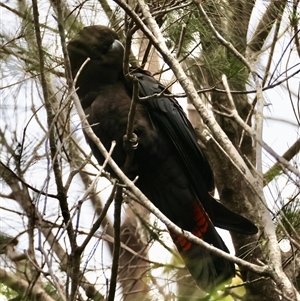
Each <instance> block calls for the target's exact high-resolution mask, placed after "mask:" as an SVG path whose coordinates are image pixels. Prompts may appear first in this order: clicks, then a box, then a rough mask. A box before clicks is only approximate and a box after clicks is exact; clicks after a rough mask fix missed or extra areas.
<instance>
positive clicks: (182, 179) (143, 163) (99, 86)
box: [68, 25, 257, 291]
mask: <svg viewBox="0 0 300 301" xmlns="http://www.w3.org/2000/svg"><path fill="white" fill-rule="evenodd" d="M68 52H69V57H70V62H71V68H72V74H73V77H75V75H76V74H77V72H78V70H79V69H80V67H81V65H82V64H83V63H84V62H85V60H86V59H87V58H90V61H89V62H88V63H87V64H86V65H85V66H84V68H83V69H82V70H81V72H80V74H79V76H78V79H77V82H76V87H77V88H78V90H77V94H78V96H79V98H80V100H81V104H82V107H83V109H84V111H85V113H86V115H87V116H88V121H89V123H90V124H91V125H92V128H93V130H94V132H95V134H96V135H97V136H98V137H99V138H100V140H101V141H102V143H103V144H104V145H105V147H106V148H107V149H109V148H110V146H111V142H112V141H113V140H115V141H116V147H115V149H114V151H113V154H112V157H113V159H114V160H115V161H116V163H117V164H119V166H121V167H122V166H123V165H124V162H125V159H126V150H125V148H124V146H123V136H124V134H125V132H126V125H127V116H128V112H129V108H130V103H131V98H132V97H131V96H132V86H131V84H130V83H128V82H127V81H126V80H125V77H124V75H123V55H124V47H123V45H122V44H121V42H120V41H119V38H118V35H117V34H116V32H114V31H113V30H111V29H110V28H108V27H105V26H100V25H97V26H88V27H85V28H84V29H83V30H81V31H80V32H79V33H78V34H77V35H76V36H75V37H74V38H73V39H71V40H70V42H69V43H68ZM131 72H132V74H134V75H135V76H136V77H137V78H138V80H139V94H140V96H148V95H153V94H154V93H159V92H161V91H162V90H163V89H164V87H163V85H161V84H160V83H159V82H158V81H157V80H156V79H155V78H154V77H152V76H151V75H150V74H149V73H148V72H147V71H144V70H142V69H139V68H138V69H135V70H131ZM134 133H135V134H136V135H137V137H138V147H137V149H136V150H135V151H134V156H133V161H132V164H131V166H130V168H129V170H128V171H127V175H128V176H129V177H130V178H131V179H134V178H135V177H137V176H138V180H137V181H136V186H137V187H138V188H139V189H140V190H141V191H142V192H143V193H144V194H145V195H146V196H147V197H148V198H149V199H150V200H151V201H152V202H153V204H154V205H155V206H156V207H158V208H159V209H160V210H161V211H162V212H163V213H164V214H165V215H166V216H167V217H168V218H169V219H170V220H172V221H173V222H174V223H175V224H177V225H178V226H179V227H181V228H182V229H184V230H188V231H191V232H192V233H193V234H194V235H196V236H197V237H199V238H201V239H203V240H204V241H206V242H207V243H209V244H211V245H213V246H215V247H217V248H219V249H221V250H223V251H225V252H228V249H227V247H226V245H225V244H224V242H223V240H222V239H221V237H220V236H219V234H218V233H217V231H216V229H215V227H214V226H217V227H221V228H224V229H227V230H230V231H235V232H237V233H241V234H254V233H256V232H257V228H256V226H255V225H253V224H252V223H251V222H250V221H249V220H247V219H246V218H244V217H242V216H240V215H238V214H236V213H234V212H232V211H230V210H229V209H227V208H226V207H224V206H223V205H222V204H221V203H219V202H218V201H216V200H215V199H214V198H213V197H212V196H211V195H210V192H211V191H213V189H214V178H213V173H212V170H211V168H210V165H209V163H208V161H207V159H206V158H205V156H204V154H203V152H202V151H201V149H200V147H199V145H198V144H197V139H196V136H195V132H194V129H193V127H192V125H191V124H190V122H189V120H188V119H187V117H186V115H185V113H184V112H183V110H182V108H181V107H180V105H179V104H178V103H177V101H176V100H175V99H172V98H166V97H163V96H161V97H158V98H151V99H149V100H146V101H145V100H144V101H142V102H140V103H139V104H138V105H137V112H136V114H135V119H134ZM86 139H87V142H88V143H89V145H90V147H91V149H92V151H93V154H94V155H95V157H96V159H97V160H98V162H99V164H102V163H103V161H104V158H103V156H102V155H101V153H100V152H99V150H98V149H97V147H96V146H95V145H94V144H93V142H92V141H90V139H89V138H88V137H86ZM170 234H171V236H172V239H173V241H174V243H175V245H176V246H177V248H178V251H179V253H180V254H181V256H182V258H183V259H184V261H185V263H186V266H187V268H188V270H189V271H190V273H191V274H192V276H193V278H194V279H195V280H196V282H197V284H198V285H199V287H201V288H202V289H204V290H205V291H208V290H209V289H211V288H212V287H214V286H216V285H218V284H220V283H221V282H223V281H225V280H227V279H230V278H231V277H233V276H234V275H235V268H234V264H233V263H231V262H229V261H228V260H226V259H224V258H222V257H218V256H215V255H213V254H211V253H210V252H208V251H206V250H204V249H203V248H201V247H200V246H198V245H196V244H194V243H191V242H190V241H188V240H186V239H185V238H184V237H183V236H179V235H176V234H174V233H170Z"/></svg>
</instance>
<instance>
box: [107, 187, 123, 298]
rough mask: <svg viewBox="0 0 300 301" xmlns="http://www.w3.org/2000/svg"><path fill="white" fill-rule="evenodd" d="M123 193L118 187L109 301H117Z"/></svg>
mask: <svg viewBox="0 0 300 301" xmlns="http://www.w3.org/2000/svg"><path fill="white" fill-rule="evenodd" d="M122 193H123V188H122V187H120V186H118V187H117V193H116V198H115V213H114V250H113V261H112V267H111V277H110V286H109V293H108V298H107V300H108V301H114V300H115V293H116V286H117V277H118V268H119V257H120V248H121V208H122Z"/></svg>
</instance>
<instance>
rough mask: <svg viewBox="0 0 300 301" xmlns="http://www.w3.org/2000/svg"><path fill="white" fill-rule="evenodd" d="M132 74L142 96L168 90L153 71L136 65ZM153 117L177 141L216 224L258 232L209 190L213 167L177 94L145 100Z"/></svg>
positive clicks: (193, 182)
mask: <svg viewBox="0 0 300 301" xmlns="http://www.w3.org/2000/svg"><path fill="white" fill-rule="evenodd" d="M133 74H134V75H135V76H136V77H137V78H138V80H139V94H140V96H144V97H145V96H149V95H155V94H158V93H161V92H162V91H165V92H166V93H168V91H167V90H166V89H165V87H164V86H163V85H162V84H161V83H159V82H158V81H157V80H156V79H155V78H154V77H153V76H151V74H150V73H148V72H146V71H144V70H141V69H137V70H135V71H133ZM146 105H147V106H148V107H149V110H148V111H149V112H150V114H151V118H152V119H153V120H154V121H155V123H156V124H158V125H159V126H160V127H161V128H163V129H164V130H165V132H166V134H167V135H168V136H169V137H170V139H171V141H172V143H173V144H174V146H175V148H176V150H177V152H178V154H179V157H180V159H181V160H182V164H183V166H184V168H185V172H186V175H187V176H188V179H189V182H190V184H191V189H192V190H193V191H194V192H195V194H196V195H197V197H198V200H199V201H200V202H201V204H202V205H203V206H204V208H205V210H206V211H207V213H208V215H209V216H210V218H211V220H212V221H213V223H214V224H215V226H217V227H220V228H223V229H226V230H229V231H234V232H236V233H241V234H247V235H249V234H255V233H257V227H256V226H255V225H254V224H253V223H252V222H250V221H249V220H248V219H246V218H244V217H243V216H241V215H239V214H236V213H234V212H232V211H231V210H229V209H228V208H227V207H225V206H224V205H222V204H221V203H220V202H218V201H217V200H215V199H214V198H213V197H212V196H211V195H210V194H209V192H211V191H213V190H214V176H213V172H212V169H211V167H210V165H209V163H208V161H207V159H206V157H205V156H204V154H203V153H202V151H201V149H200V147H199V145H198V143H197V138H196V134H195V131H194V128H193V126H192V125H191V123H190V122H189V120H188V119H187V117H186V115H185V113H184V111H183V109H182V108H181V106H180V105H179V104H178V102H177V101H176V100H175V99H174V98H168V97H164V96H159V97H153V98H151V99H149V100H147V101H146Z"/></svg>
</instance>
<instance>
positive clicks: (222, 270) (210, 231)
mask: <svg viewBox="0 0 300 301" xmlns="http://www.w3.org/2000/svg"><path fill="white" fill-rule="evenodd" d="M193 211H194V218H195V222H196V223H195V227H194V228H193V229H187V230H189V231H190V232H192V233H193V234H194V235H195V236H197V237H199V238H201V239H203V240H204V241H206V242H207V243H209V244H211V245H213V246H214V247H216V248H218V249H220V250H223V251H225V252H227V253H229V251H228V249H227V247H226V245H225V243H224V242H223V240H222V238H221V237H220V236H219V234H218V232H217V231H216V229H215V227H214V225H213V224H212V222H211V220H210V218H209V217H208V215H207V214H206V212H205V210H204V209H203V208H202V207H201V205H200V206H199V205H198V204H195V206H194V209H193ZM171 236H172V239H173V241H174V243H175V245H176V247H177V249H178V251H179V253H180V255H181V257H182V258H183V260H184V262H185V264H186V267H187V269H188V270H189V272H190V273H191V275H192V277H193V278H194V279H195V281H196V283H197V285H198V286H199V287H200V288H201V289H202V290H204V291H206V292H208V291H210V290H211V289H213V288H214V287H215V286H217V285H219V284H221V283H223V282H225V281H230V280H231V278H232V277H234V275H235V268H234V264H233V263H232V262H230V261H228V260H226V259H224V258H222V257H219V256H216V255H214V254H212V253H210V252H209V251H207V250H205V249H204V248H203V247H201V246H200V245H198V244H195V243H192V242H190V241H189V240H187V239H186V238H185V237H184V236H182V235H177V234H174V233H171Z"/></svg>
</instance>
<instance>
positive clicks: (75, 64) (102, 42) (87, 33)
mask: <svg viewBox="0 0 300 301" xmlns="http://www.w3.org/2000/svg"><path fill="white" fill-rule="evenodd" d="M68 52H69V56H70V62H71V67H72V74H73V77H75V75H76V73H77V72H78V70H79V68H80V67H81V65H82V64H83V63H84V62H85V60H86V59H87V58H90V60H91V61H90V62H89V63H88V64H89V67H88V68H90V69H93V71H94V72H97V71H101V69H105V68H113V69H114V70H115V71H117V72H119V71H120V70H122V64H123V56H124V47H123V45H122V43H121V42H120V41H119V37H118V35H117V33H116V32H114V31H113V30H111V29H110V28H108V27H106V26H101V25H93V26H87V27H84V28H83V29H82V30H81V31H80V32H79V33H78V34H77V35H76V36H75V37H74V38H73V39H71V40H70V41H69V43H68ZM90 71H91V70H90Z"/></svg>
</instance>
